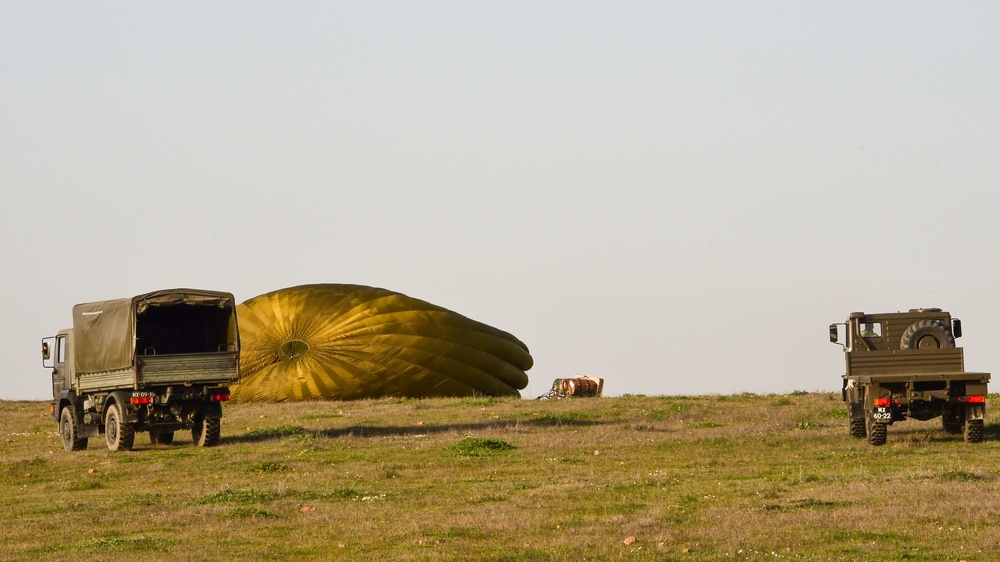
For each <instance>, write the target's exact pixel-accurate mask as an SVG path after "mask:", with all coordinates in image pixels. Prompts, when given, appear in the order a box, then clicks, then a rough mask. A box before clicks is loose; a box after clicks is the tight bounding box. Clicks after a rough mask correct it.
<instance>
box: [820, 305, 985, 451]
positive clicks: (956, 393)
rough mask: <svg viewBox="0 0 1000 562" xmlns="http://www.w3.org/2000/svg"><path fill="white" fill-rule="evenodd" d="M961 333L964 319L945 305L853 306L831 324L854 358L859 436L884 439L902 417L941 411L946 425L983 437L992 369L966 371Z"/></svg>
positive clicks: (852, 423)
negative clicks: (876, 309) (870, 309)
mask: <svg viewBox="0 0 1000 562" xmlns="http://www.w3.org/2000/svg"><path fill="white" fill-rule="evenodd" d="M841 332H843V333H844V336H845V339H846V343H840V334H841ZM961 336H962V322H961V321H960V320H959V319H957V318H952V317H951V315H950V314H949V313H947V312H944V311H942V310H941V309H940V308H915V309H911V310H910V311H909V312H892V313H885V314H865V313H864V312H853V313H851V315H850V316H849V317H848V319H847V321H846V322H844V323H842V324H831V325H830V341H831V342H833V343H836V344H839V345H841V346H843V348H844V356H845V359H846V362H847V370H846V372H845V373H844V375H843V390H842V397H843V399H844V401H845V402H847V405H848V423H849V427H850V433H851V436H853V437H857V438H859V439H864V438H867V439H868V442H869V443H871V444H872V445H883V444H885V442H886V433H887V428H888V426H890V425H892V424H893V423H895V422H898V421H903V420H906V419H907V418H913V419H916V420H922V421H926V420H930V419H933V418H936V417H940V418H941V422H942V426H943V427H944V430H945V431H946V432H948V433H952V434H959V433H961V434H963V436H964V438H965V442H966V443H978V442H980V441H982V440H983V423H984V422H983V420H984V415H985V412H986V394H987V391H986V385H987V383H989V381H990V374H989V373H978V372H967V371H966V370H965V357H964V355H963V350H962V348H961V347H956V345H955V338H958V337H961Z"/></svg>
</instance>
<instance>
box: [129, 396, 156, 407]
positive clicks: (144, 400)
mask: <svg viewBox="0 0 1000 562" xmlns="http://www.w3.org/2000/svg"><path fill="white" fill-rule="evenodd" d="M130 402H132V405H133V406H142V405H144V404H152V403H153V397H151V396H133V397H132V399H131V400H130Z"/></svg>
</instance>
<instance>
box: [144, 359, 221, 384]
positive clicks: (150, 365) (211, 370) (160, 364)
mask: <svg viewBox="0 0 1000 562" xmlns="http://www.w3.org/2000/svg"><path fill="white" fill-rule="evenodd" d="M137 361H138V364H139V377H138V383H139V386H140V387H142V386H161V385H167V384H229V383H231V382H234V381H235V380H236V377H237V373H238V371H237V361H238V360H237V356H236V353H233V352H225V353H186V354H175V355H142V356H139V357H137Z"/></svg>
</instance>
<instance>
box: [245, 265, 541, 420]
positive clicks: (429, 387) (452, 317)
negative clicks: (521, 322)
mask: <svg viewBox="0 0 1000 562" xmlns="http://www.w3.org/2000/svg"><path fill="white" fill-rule="evenodd" d="M236 312H237V317H238V322H239V327H240V343H241V351H240V376H241V380H240V384H239V385H237V386H236V387H234V388H233V389H232V394H233V399H234V400H238V401H243V402H248V401H254V402H256V401H267V402H283V401H288V400H312V399H321V398H322V399H335V400H350V399H356V398H376V397H382V396H404V397H413V398H420V397H430V396H467V395H472V394H486V395H491V396H519V395H520V393H519V392H518V390H519V389H523V388H524V387H526V386H527V385H528V376H527V375H526V374H525V371H527V370H528V369H530V368H531V364H532V359H531V355H530V354H529V353H528V348H527V346H525V345H524V344H523V343H522V342H521V341H520V340H518V339H517V338H515V337H514V336H512V335H511V334H509V333H507V332H504V331H502V330H498V329H496V328H493V327H491V326H487V325H486V324H483V323H481V322H476V321H475V320H471V319H469V318H466V317H465V316H462V315H461V314H458V313H456V312H452V311H450V310H447V309H445V308H441V307H439V306H435V305H433V304H430V303H428V302H424V301H422V300H419V299H415V298H412V297H408V296H406V295H403V294H400V293H395V292H392V291H388V290H386V289H378V288H375V287H365V286H362V285H338V284H323V285H302V286H299V287H291V288H288V289H280V290H277V291H273V292H270V293H267V294H265V295H260V296H258V297H254V298H252V299H250V300H248V301H246V302H244V303H243V304H241V305H239V306H238V307H237V309H236Z"/></svg>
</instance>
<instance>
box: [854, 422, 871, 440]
mask: <svg viewBox="0 0 1000 562" xmlns="http://www.w3.org/2000/svg"><path fill="white" fill-rule="evenodd" d="M850 425H851V437H854V438H855V439H864V438H865V437H867V436H868V433H867V431H866V430H865V418H851V419H850Z"/></svg>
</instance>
